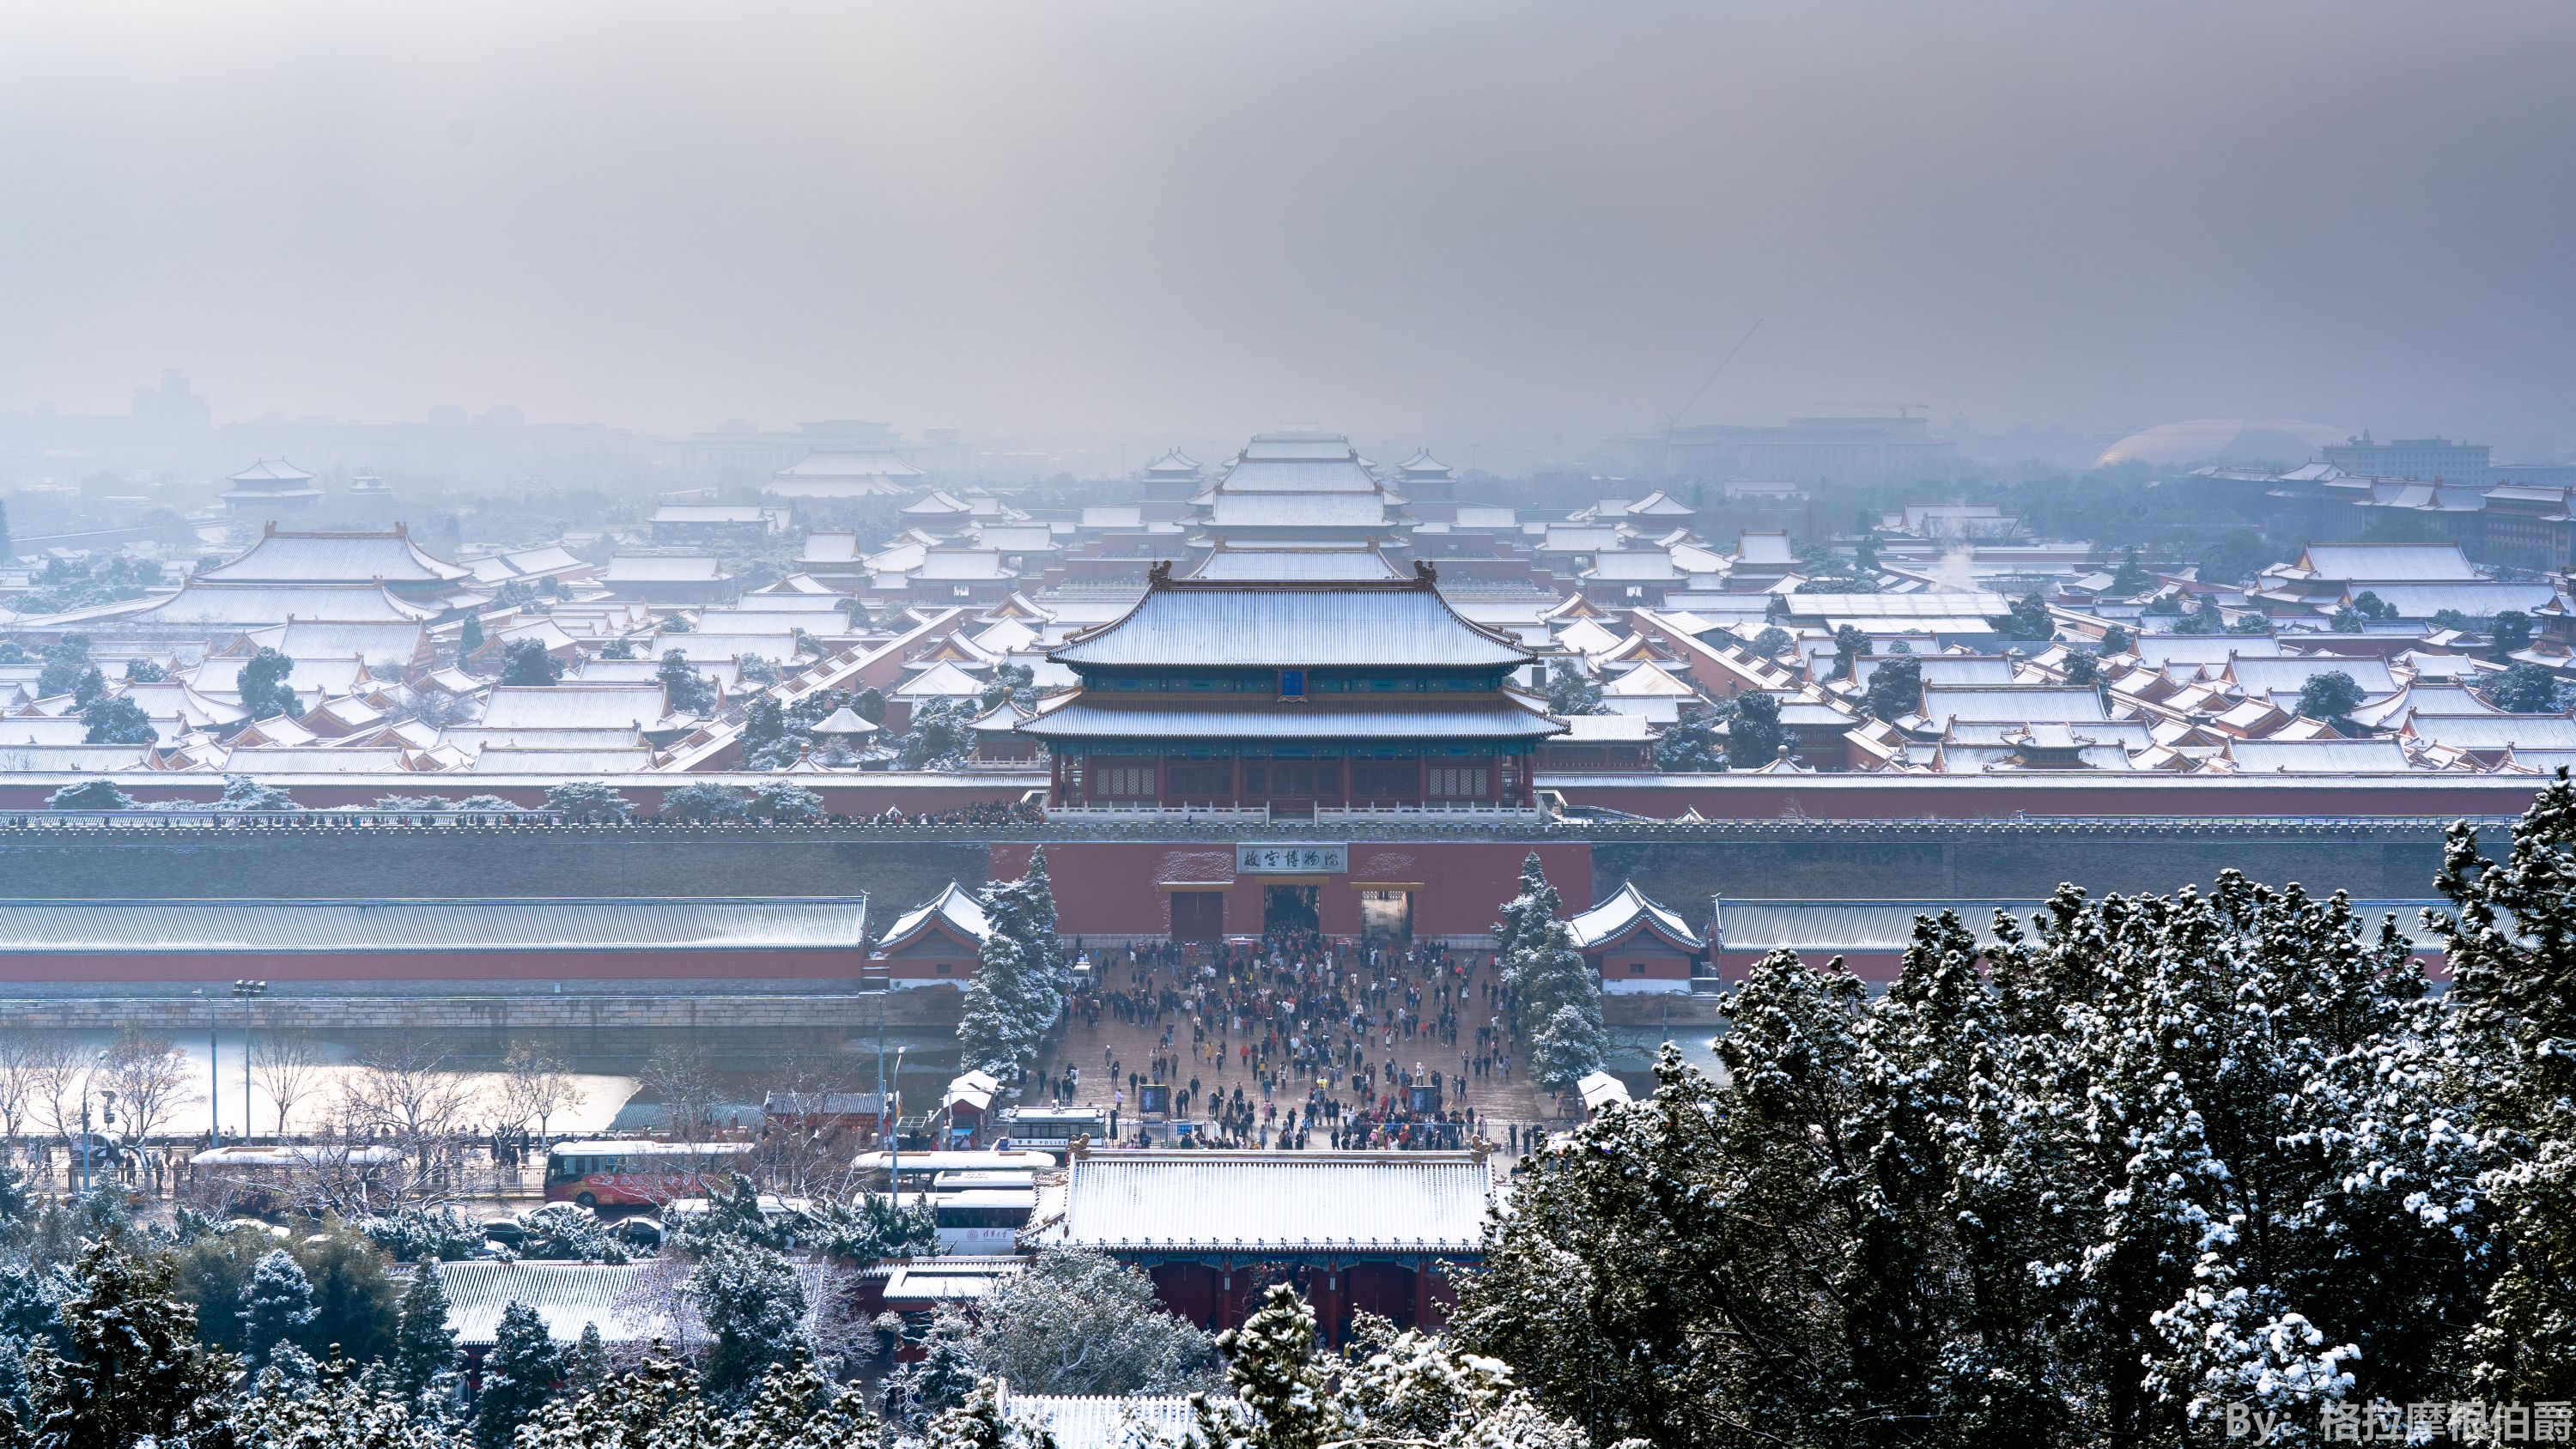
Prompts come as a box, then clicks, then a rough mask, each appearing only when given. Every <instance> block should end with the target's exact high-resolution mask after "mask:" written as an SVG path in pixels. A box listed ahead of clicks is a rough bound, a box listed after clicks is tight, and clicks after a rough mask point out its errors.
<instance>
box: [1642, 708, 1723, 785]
mask: <svg viewBox="0 0 2576 1449" xmlns="http://www.w3.org/2000/svg"><path fill="white" fill-rule="evenodd" d="M1719 719H1720V716H1719V715H1718V714H1716V713H1714V712H1712V713H1708V714H1703V715H1700V716H1699V717H1697V718H1695V719H1685V720H1676V721H1674V722H1673V723H1671V724H1668V725H1666V726H1664V729H1663V732H1662V733H1661V734H1658V735H1656V736H1655V768H1656V769H1657V770H1661V771H1664V772H1666V773H1668V774H1669V773H1681V774H1706V773H1711V772H1714V771H1718V770H1723V769H1725V768H1726V743H1725V741H1723V740H1721V739H1719V738H1718V737H1717V726H1718V722H1719Z"/></svg>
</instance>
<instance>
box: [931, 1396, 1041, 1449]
mask: <svg viewBox="0 0 2576 1449" xmlns="http://www.w3.org/2000/svg"><path fill="white" fill-rule="evenodd" d="M1001 1393H1002V1382H1001V1380H999V1379H984V1380H981V1381H979V1382H978V1383H977V1384H976V1385H975V1390H974V1392H973V1393H970V1394H968V1395H967V1396H966V1402H964V1403H962V1404H959V1405H958V1406H957V1407H955V1408H953V1409H947V1410H943V1411H942V1412H941V1413H940V1414H939V1415H938V1416H937V1417H936V1418H934V1419H932V1420H931V1421H930V1423H929V1425H928V1426H927V1427H926V1428H925V1429H924V1430H923V1431H922V1436H921V1443H922V1449H1037V1445H1038V1444H1040V1443H1042V1444H1044V1445H1045V1446H1047V1449H1053V1446H1054V1444H1055V1437H1054V1436H1053V1435H1051V1434H1047V1433H1045V1432H1044V1431H1043V1430H1041V1431H1040V1432H1039V1434H1038V1436H1037V1437H1036V1439H1035V1440H1034V1441H1033V1440H1032V1438H1031V1437H1030V1436H1027V1435H1023V1434H1022V1433H1021V1432H1020V1431H1019V1430H1018V1429H1016V1428H1014V1427H1013V1426H1012V1424H1011V1421H1010V1420H1009V1419H1008V1418H1006V1417H1004V1415H1003V1413H1002V1401H1001Z"/></svg>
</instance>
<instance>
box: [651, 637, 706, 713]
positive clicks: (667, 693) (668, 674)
mask: <svg viewBox="0 0 2576 1449" xmlns="http://www.w3.org/2000/svg"><path fill="white" fill-rule="evenodd" d="M653 677H654V678H655V679H658V680H660V681H661V683H662V699H663V702H664V704H665V705H666V706H667V707H668V708H669V710H670V712H671V713H673V714H684V715H700V716H704V715H707V714H711V713H713V712H714V710H715V707H716V687H715V685H714V684H713V683H712V682H710V681H709V680H708V679H707V677H706V676H705V675H703V674H700V673H699V672H698V671H696V670H695V669H692V668H690V667H689V656H688V654H687V652H686V651H684V650H679V649H665V650H663V651H662V664H661V667H660V668H658V669H655V670H654V671H653Z"/></svg>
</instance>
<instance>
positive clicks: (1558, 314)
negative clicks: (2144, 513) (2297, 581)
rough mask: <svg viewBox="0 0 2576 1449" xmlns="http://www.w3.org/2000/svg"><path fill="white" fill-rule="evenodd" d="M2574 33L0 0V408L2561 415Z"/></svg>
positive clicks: (2380, 424) (2491, 7) (1975, 10)
mask: <svg viewBox="0 0 2576 1449" xmlns="http://www.w3.org/2000/svg"><path fill="white" fill-rule="evenodd" d="M2571 61H2576V12H2571V11H2570V10H2568V9H2567V8H2566V7H2564V6H2562V5H2555V4H2542V3H2528V4H2517V3H2501V4H2473V5H2465V6H2457V7H2415V6H2403V5H2395V4H2377V3H2362V4H2344V3H2333V4H2330V3H2301V0H2291V3H2283V4H2275V5H2266V6H2261V7H2239V6H2229V5H2218V4H2197V3H2157V4H2153V5H2137V6H2128V7H2120V8H2116V9H2115V8H2104V7H2086V8H2080V9H2079V8H2068V7H2055V6H2048V5H2043V4H2038V3H1984V0H1968V3H1963V4H1958V5H1950V6H1942V7H1938V8H1937V9H1922V8H1915V7H1900V6H1893V5H1888V6H1876V5H1819V6H1808V5H1788V4H1759V5H1747V6H1730V7H1701V6H1680V5H1674V6H1661V5H1638V6H1620V7H1569V6H1538V5H1519V4H1479V5H1465V4H1458V5H1449V4H1421V5H1409V6H1402V7H1377V6H1368V5H1359V4H1349V5H1337V4H1306V5H1297V6H1260V5H1246V6H1222V7H1217V6H1194V5H1186V4H1141V3H1140V4H1117V5H1096V6H1057V5H1026V6H1013V5H987V6H974V7H953V8H952V7H931V6H908V7H860V8H854V9H844V8H843V7H836V6H822V5H774V6H763V7H758V8H756V9H754V10H750V11H742V10H739V9H737V8H735V7H713V6H678V5H609V4H590V5H585V4H563V5H549V6H546V7H540V8H536V9H533V10H522V9H520V8H518V7H510V6H503V5H452V6H440V7H435V8H432V7H426V6H421V7H409V8H402V9H376V8H367V9H363V10H361V9H354V8H338V7H326V6H319V5H315V6H280V5H269V6H260V5H252V6H244V7H224V8H221V9H214V10H207V9H200V8H197V7H189V6H180V5H175V4H170V5H145V6H136V7H126V8H121V9H116V10H107V9H100V8H78V9H74V8H61V9H43V10H40V9H37V8H34V7H21V8H19V9H16V10H13V11H11V12H9V13H7V14H6V15H5V16H0V196H6V197H8V198H9V199H10V209H11V211H12V213H13V216H12V222H11V224H10V225H8V226H6V227H0V341H4V342H5V345H0V409H18V408H25V407H29V406H33V405H36V404H39V403H49V404H52V405H54V406H56V407H60V408H63V409H65V410H68V411H89V412H101V411H104V412H116V411H122V410H123V409H124V407H125V405H126V398H127V394H128V392H129V390H130V389H131V388H132V387H134V386H135V385H137V384H139V383H144V382H148V381H150V380H151V379H152V378H154V377H155V376H157V374H158V372H159V370H160V369H161V368H163V367H165V366H176V367H181V368H184V369H185V370H186V371H187V372H188V373H189V374H190V375H191V377H192V378H193V379H194V380H195V381H196V383H197V385H198V386H199V387H200V388H201V389H203V390H204V391H205V392H206V393H207V394H208V395H209V396H210V397H212V398H213V400H214V402H215V406H216V410H217V417H218V418H219V419H221V420H229V419H233V418H239V417H244V416H249V415H254V414H259V413H266V412H271V411H278V412H285V413H289V414H329V415H339V416H347V417H358V418H395V417H418V416H420V415H421V414H422V413H423V412H424V411H425V410H426V409H427V408H428V407H429V406H431V405H433V404H437V403H447V402H453V403H460V404H463V405H465V406H467V407H469V408H473V409H480V408H482V407H485V406H487V405H489V404H492V403H495V402H507V403H514V404H517V405H518V406H520V407H522V408H524V409H525V410H526V413H527V415H528V416H529V417H530V418H531V419H532V420H596V421H603V422H611V423H617V424H623V425H628V426H635V427H643V428H649V429H655V430H661V431H675V432H676V431H686V430H691V429H697V428H704V427H708V426H712V425H713V424H715V423H716V422H717V421H719V420H720V419H724V418H728V417H748V418H753V419H757V420H760V421H761V422H763V423H766V424H769V425H772V426H779V425H784V424H787V423H790V422H793V421H796V420H799V419H806V418H819V417H832V416H864V417H872V418H880V419H883V420H886V421H888V422H891V423H894V424H896V425H897V426H899V427H902V428H904V429H906V430H912V431H917V430H919V429H921V428H924V427H938V426H957V427H964V428H969V429H977V430H986V431H995V430H1014V431H1019V432H1024V433H1042V432H1056V433H1082V434H1102V433H1122V434H1150V433H1155V432H1162V431H1175V432H1183V433H1186V434H1189V435H1193V436H1199V435H1211V434H1213V435H1219V436H1222V435H1226V434H1232V433H1241V432H1245V431H1250V430H1252V429H1256V428H1260V427H1265V426H1269V425H1273V424H1276V423H1279V422H1282V421H1286V420H1292V419H1294V420H1310V421H1316V422H1321V423H1324V424H1326V425H1329V426H1334V427H1340V428H1348V429H1352V430H1355V431H1365V432H1377V433H1410V434H1420V435H1425V436H1431V435H1439V436H1453V437H1454V436H1487V435H1490V436H1503V435H1507V434H1508V435H1514V436H1523V437H1529V436H1539V437H1544V436H1550V435H1554V436H1562V437H1565V438H1567V439H1569V440H1573V439H1583V438H1590V437H1597V436H1600V435H1605V434H1614V433H1623V432H1633V431H1646V430H1652V429H1655V428H1658V427H1661V426H1663V425H1664V424H1665V422H1666V421H1667V420H1668V418H1669V417H1670V416H1671V415H1672V414H1673V412H1674V411H1675V410H1676V409H1679V408H1681V407H1682V406H1683V404H1684V403H1685V402H1686V401H1687V400H1688V399H1690V397H1691V396H1692V394H1693V393H1694V392H1695V391H1697V390H1698V389H1699V388H1700V385H1701V383H1702V381H1703V380H1704V379H1705V378H1707V376H1708V375H1709V371H1710V369H1711V368H1712V367H1713V366H1714V365H1715V364H1716V362H1717V360H1718V359H1719V358H1720V357H1721V356H1723V355H1724V354H1725V353H1726V352H1727V350H1728V349H1729V348H1730V347H1732V346H1734V344H1735V343H1736V341H1737V339H1738V338H1739V337H1741V336H1742V335H1743V334H1744V332H1745V330H1746V329H1747V328H1748V327H1751V326H1752V325H1753V324H1754V322H1755V321H1756V319H1760V323H1761V325H1760V330H1759V331H1758V332H1757V333H1756V334H1755V335H1754V336H1753V338H1752V340H1751V342H1750V343H1749V344H1748V345H1746V346H1745V347H1744V349H1743V352H1742V354H1741V355H1740V356H1738V357H1737V358H1736V359H1735V362H1734V363H1733V365H1732V366H1731V367H1730V368H1729V369H1728V371H1727V372H1726V373H1725V375H1724V376H1723V377H1721V378H1719V379H1718V381H1717V383H1716V385H1715V386H1713V387H1711V388H1709V389H1708V391H1707V393H1706V395H1705V396H1704V397H1702V398H1701V399H1700V400H1699V402H1698V403H1697V404H1696V405H1695V406H1694V407H1692V408H1691V410H1690V411H1689V413H1688V414H1687V415H1686V416H1685V417H1683V419H1682V421H1684V422H1709V421H1727V420H1750V421H1760V420H1768V419H1776V418H1778V417H1781V416H1786V415H1792V414H1798V413H1806V412H1812V411H1820V410H1821V411H1847V410H1851V405H1864V410H1866V407H1871V406H1876V405H1879V404H1886V403H1898V402H1902V403H1928V404H1930V405H1931V406H1932V409H1933V412H1934V415H1935V416H1936V417H1942V418H1947V417H1949V416H1952V415H1954V414H1958V415H1964V416H1966V417H1968V418H1969V419H1971V420H1973V421H1974V422H1975V423H1977V424H1978V425H1980V426H1987V427H2001V426H2008V425H2011V424H2015V423H2022V422H2031V423H2039V424H2047V423H2052V422H2064V423H2068V424H2072V425H2077V426H2090V427H2101V426H2126V425H2143V424H2149V423H2155V422H2162V421H2169V420H2172V419H2178V418H2188V417H2198V416H2245V417H2291V418H2305V419H2312V420H2316V421H2319V422H2324V423H2330V424H2334V425H2337V426H2349V427H2354V428H2360V427H2371V428H2375V429H2377V430H2379V431H2380V432H2382V433H2383V434H2386V433H2392V432H2403V431H2409V430H2427V429H2445V430H2450V431H2466V432H2481V431H2483V432H2544V433H2554V434H2557V435H2559V436H2560V437H2562V438H2566V437H2569V436H2570V435H2576V426H2571V425H2570V423H2571V419H2570V406H2569V405H2570V399H2571V393H2576V269H2571V268H2569V267H2568V266H2567V265H2566V264H2565V262H2564V253H2565V250H2566V245H2567V242H2566V238H2567V236H2568V235H2569V232H2570V222H2571V221H2572V220H2576V167H2571V166H2569V165H2568V163H2567V159H2566V158H2567V157H2568V156H2569V155H2570V154H2576V107H2570V106H2569V105H2567V103H2566V101H2565V99H2564V96H2563V85H2564V77H2565V75H2566V74H2568V73H2569V69H2570V62H2571Z"/></svg>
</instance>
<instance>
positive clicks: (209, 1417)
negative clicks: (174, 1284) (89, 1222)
mask: <svg viewBox="0 0 2576 1449" xmlns="http://www.w3.org/2000/svg"><path fill="white" fill-rule="evenodd" d="M73 1273H74V1278H75V1279H76V1281H77V1282H78V1284H79V1287H78V1288H77V1290H76V1291H74V1292H73V1294H72V1295H71V1296H70V1297H68V1298H66V1299H65V1300H64V1301H63V1304H62V1317H63V1336H64V1338H65V1340H66V1341H67V1343H68V1345H69V1346H68V1348H67V1349H66V1350H64V1351H63V1352H62V1353H60V1354H59V1355H58V1354H57V1353H56V1352H55V1351H54V1349H52V1348H51V1347H49V1346H46V1345H41V1344H40V1345H38V1346H37V1347H36V1348H35V1349H34V1350H33V1351H32V1352H30V1353H29V1355H28V1358H27V1365H26V1371H27V1402H26V1417H25V1419H24V1421H23V1430H22V1432H21V1434H19V1435H16V1436H12V1437H15V1438H16V1439H17V1440H18V1442H21V1443H28V1444H32V1445H34V1446H36V1449H129V1446H134V1445H141V1444H154V1443H157V1444H160V1445H162V1446H165V1449H169V1446H180V1445H199V1444H202V1445H209V1446H215V1445H221V1444H222V1443H223V1423H224V1418H225V1415H226V1413H227V1411H228V1409H229V1407H230V1395H229V1393H228V1389H229V1380H230V1378H231V1365H230V1362H229V1360H227V1359H226V1358H225V1357H224V1356H222V1355H220V1354H211V1353H208V1352H207V1351H206V1350H205V1349H204V1348H202V1347H200V1346H199V1345H198V1343H197V1339H196V1335H195V1334H194V1333H193V1332H192V1331H191V1330H192V1325H193V1319H194V1316H195V1315H194V1313H193V1312H192V1311H191V1310H190V1309H189V1307H188V1306H187V1305H186V1304H184V1303H181V1302H179V1301H178V1300H176V1299H175V1298H173V1297H172V1296H171V1292H170V1290H171V1275H170V1267H169V1265H168V1264H167V1263H165V1262H162V1261H159V1260H156V1259H151V1258H137V1257H129V1256H127V1255H126V1254H125V1253H124V1252H123V1251H121V1250H120V1249H119V1248H117V1247H116V1246H115V1245H114V1244H113V1243H112V1242H109V1241H106V1240H100V1241H97V1242H93V1243H91V1244H90V1245H89V1246H88V1247H86V1248H84V1249H83V1250H82V1251H81V1254H80V1259H79V1261H78V1263H77V1264H76V1265H75V1267H74V1270H73ZM6 1427H8V1426H6V1425H5V1424H0V1428H6Z"/></svg>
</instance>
